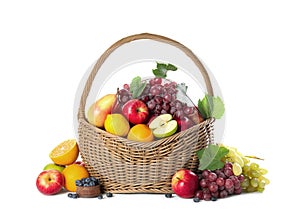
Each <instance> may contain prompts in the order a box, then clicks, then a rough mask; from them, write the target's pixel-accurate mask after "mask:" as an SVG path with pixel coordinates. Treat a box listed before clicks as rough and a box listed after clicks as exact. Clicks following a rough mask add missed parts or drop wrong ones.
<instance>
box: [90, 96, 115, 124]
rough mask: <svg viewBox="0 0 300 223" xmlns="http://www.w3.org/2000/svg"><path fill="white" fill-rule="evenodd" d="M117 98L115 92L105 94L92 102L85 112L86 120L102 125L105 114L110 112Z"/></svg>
mask: <svg viewBox="0 0 300 223" xmlns="http://www.w3.org/2000/svg"><path fill="white" fill-rule="evenodd" d="M116 100H117V96H116V94H107V95H104V96H103V97H102V98H100V99H98V100H97V101H96V102H95V103H93V104H92V105H91V106H90V107H89V109H88V112H87V120H88V122H89V123H91V124H92V125H95V126H97V127H99V128H103V127H104V121H105V119H106V116H107V115H108V114H110V113H111V111H112V108H113V107H114V105H115V103H116Z"/></svg>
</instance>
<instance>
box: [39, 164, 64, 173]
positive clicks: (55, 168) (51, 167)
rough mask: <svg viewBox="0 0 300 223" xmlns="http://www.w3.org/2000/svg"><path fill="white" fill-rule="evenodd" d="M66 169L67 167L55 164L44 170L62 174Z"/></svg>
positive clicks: (47, 166)
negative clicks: (56, 171)
mask: <svg viewBox="0 0 300 223" xmlns="http://www.w3.org/2000/svg"><path fill="white" fill-rule="evenodd" d="M64 169H65V166H62V165H57V164H55V163H48V164H47V165H46V166H45V167H44V169H43V170H58V171H59V172H62V171H63V170H64Z"/></svg>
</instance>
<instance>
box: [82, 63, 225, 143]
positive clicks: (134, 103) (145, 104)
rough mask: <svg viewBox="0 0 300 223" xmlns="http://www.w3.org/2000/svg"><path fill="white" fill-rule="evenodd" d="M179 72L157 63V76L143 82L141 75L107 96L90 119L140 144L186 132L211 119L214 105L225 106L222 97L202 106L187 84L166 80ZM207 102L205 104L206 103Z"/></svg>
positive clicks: (90, 113) (94, 106) (95, 105)
mask: <svg viewBox="0 0 300 223" xmlns="http://www.w3.org/2000/svg"><path fill="white" fill-rule="evenodd" d="M170 70H171V71H176V70H177V68H176V67H175V66H174V65H172V64H161V63H157V68H156V69H154V70H153V73H154V75H155V77H153V78H146V79H142V78H141V77H140V76H137V77H135V78H133V79H132V81H131V83H130V84H127V83H125V84H123V88H121V89H119V88H117V89H116V94H107V95H105V96H103V97H102V98H100V99H99V100H97V101H96V102H94V103H93V104H92V105H91V106H90V107H89V109H88V112H87V120H88V121H89V123H91V124H92V125H95V126H97V127H99V128H101V129H104V130H105V131H107V132H109V133H111V134H114V135H117V136H121V137H125V138H127V139H129V140H134V141H139V142H151V141H153V140H157V139H161V138H165V137H169V136H171V135H173V134H175V133H177V132H180V131H184V130H186V129H188V128H190V127H192V126H194V125H197V124H199V123H201V122H202V121H203V120H204V119H205V118H208V117H211V114H212V111H210V106H211V104H210V103H209V102H210V101H208V100H211V101H212V103H217V104H218V105H221V106H215V108H221V111H219V113H220V114H221V115H222V114H223V112H224V109H223V104H222V102H221V100H220V98H214V97H211V96H210V98H209V96H208V95H206V98H205V100H204V101H203V100H202V101H201V100H199V104H198V107H197V106H195V105H194V103H193V102H192V100H191V99H190V98H189V97H188V96H187V94H186V91H187V86H186V84H185V83H180V84H178V83H176V82H175V81H172V80H168V79H166V77H167V71H170ZM202 102H203V103H202Z"/></svg>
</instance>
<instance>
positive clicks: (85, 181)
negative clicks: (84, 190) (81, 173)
mask: <svg viewBox="0 0 300 223" xmlns="http://www.w3.org/2000/svg"><path fill="white" fill-rule="evenodd" d="M75 184H76V186H77V187H92V186H96V185H99V181H98V180H97V179H96V178H95V177H86V178H82V179H81V180H76V181H75Z"/></svg>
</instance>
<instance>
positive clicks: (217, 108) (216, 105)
mask: <svg viewBox="0 0 300 223" xmlns="http://www.w3.org/2000/svg"><path fill="white" fill-rule="evenodd" d="M198 110H199V112H200V113H201V115H202V116H203V118H205V119H206V118H211V117H214V118H216V119H220V118H221V117H222V116H223V114H224V112H225V106H224V103H223V101H222V99H221V98H220V97H214V96H211V95H208V94H205V96H204V98H203V99H202V100H201V99H199V100H198Z"/></svg>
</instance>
